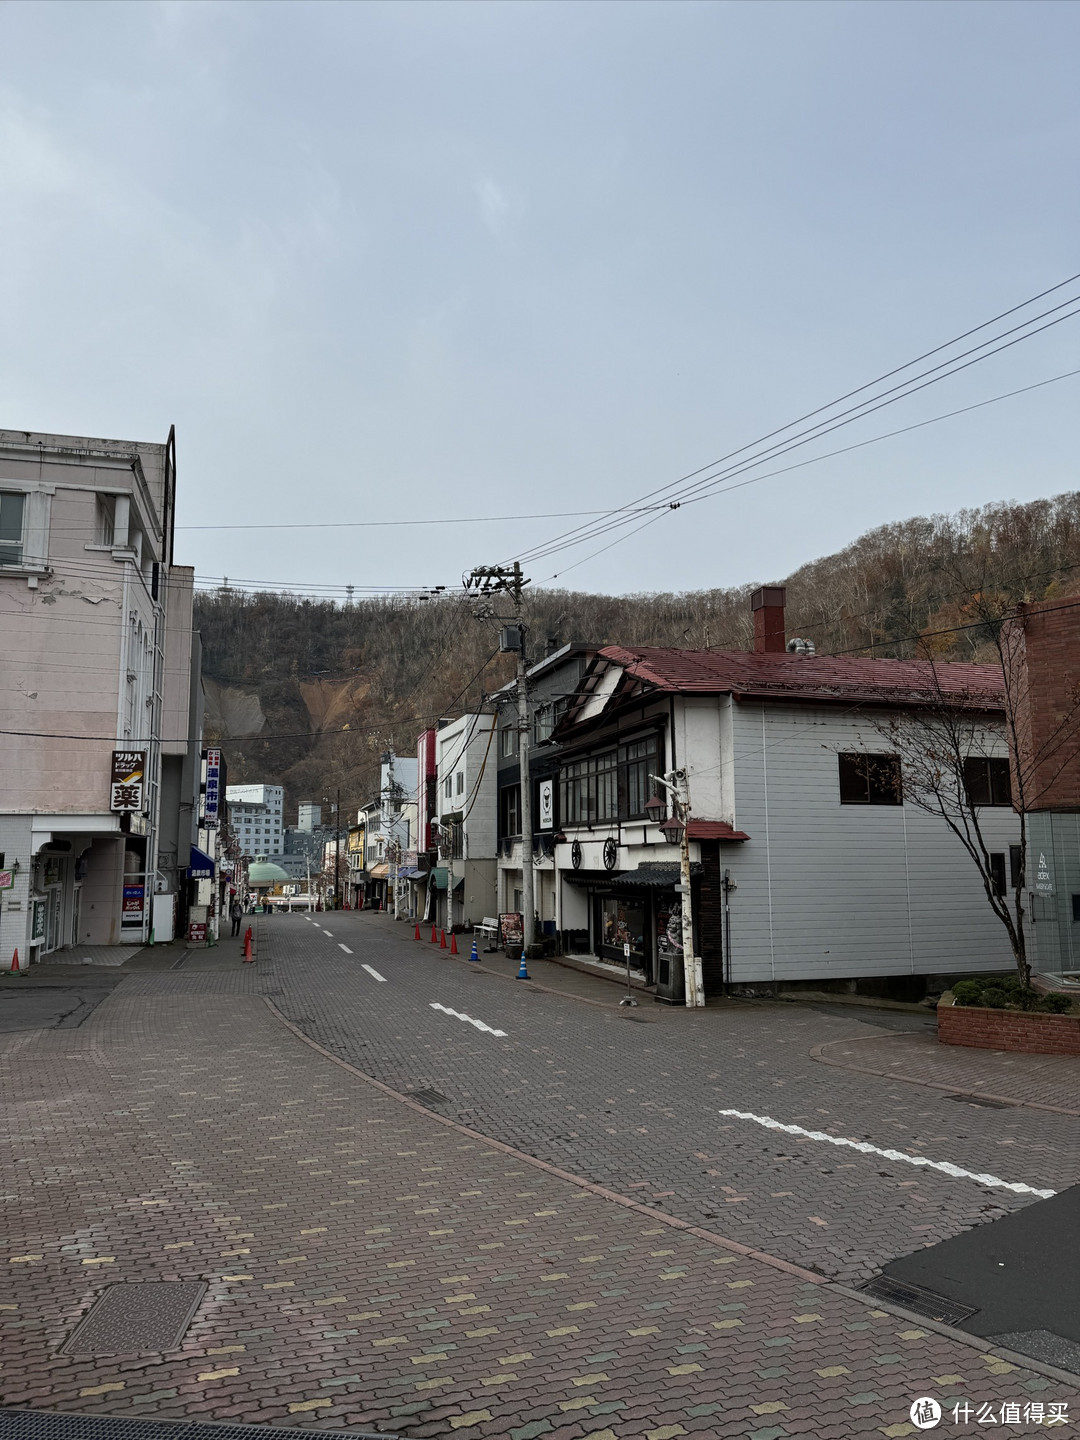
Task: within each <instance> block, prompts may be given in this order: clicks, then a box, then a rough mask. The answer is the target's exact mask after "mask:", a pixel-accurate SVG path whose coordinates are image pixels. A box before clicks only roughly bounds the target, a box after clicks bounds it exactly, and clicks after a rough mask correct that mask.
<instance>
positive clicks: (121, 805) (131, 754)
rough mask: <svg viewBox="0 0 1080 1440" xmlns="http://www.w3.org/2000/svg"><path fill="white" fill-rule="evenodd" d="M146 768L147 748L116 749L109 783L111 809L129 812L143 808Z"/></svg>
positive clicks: (135, 811) (137, 811)
mask: <svg viewBox="0 0 1080 1440" xmlns="http://www.w3.org/2000/svg"><path fill="white" fill-rule="evenodd" d="M145 770H146V751H145V750H114V751H113V757H112V776H111V779H110V783H109V809H110V810H112V811H123V812H125V813H128V814H132V813H135V814H137V813H139V812H140V811H141V810H142V808H143V776H144V773H145Z"/></svg>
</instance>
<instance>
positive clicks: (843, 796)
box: [836, 750, 904, 808]
mask: <svg viewBox="0 0 1080 1440" xmlns="http://www.w3.org/2000/svg"><path fill="white" fill-rule="evenodd" d="M836 759H837V781H838V789H839V799H840V804H841V805H872V806H874V807H882V806H884V807H889V808H893V807H896V806H902V805H903V803H904V779H903V772H902V769H901V765H900V756H899V755H894V754H891V753H889V752H887V751H881V752H878V751H868V750H838V751H837V753H836ZM886 762H888V768H889V770H890V771H891V772H892V773H891V776H890V777H888V778H886V779H885V780H884V781H883V780H882V774H881V773H879V774H878V775H876V776H875V773H874V772H875V770H878V771H879V772H883V770H884V766H885V763H886ZM860 771H861V773H860Z"/></svg>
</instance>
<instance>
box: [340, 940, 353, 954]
mask: <svg viewBox="0 0 1080 1440" xmlns="http://www.w3.org/2000/svg"><path fill="white" fill-rule="evenodd" d="M337 943H338V949H339V950H344V951H345V954H346V955H351V954H352V951H351V950H350V949H349V947H348V945H343V944H342V943H341V941H340V940H339V941H338V942H337Z"/></svg>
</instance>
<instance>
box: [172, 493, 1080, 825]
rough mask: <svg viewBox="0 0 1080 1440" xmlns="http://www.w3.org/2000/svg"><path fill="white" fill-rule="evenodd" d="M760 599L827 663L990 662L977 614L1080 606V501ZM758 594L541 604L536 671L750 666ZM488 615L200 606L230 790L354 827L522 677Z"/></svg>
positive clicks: (536, 606)
mask: <svg viewBox="0 0 1080 1440" xmlns="http://www.w3.org/2000/svg"><path fill="white" fill-rule="evenodd" d="M723 564H724V560H723V554H722V552H721V553H720V554H719V555H718V558H717V568H718V569H720V570H722V569H723ZM761 583H764V584H784V585H786V586H787V587H788V635H789V637H791V636H794V635H799V636H803V637H805V638H807V639H810V640H813V642H814V644H815V645H816V646H817V649H818V651H819V652H834V653H835V652H845V653H849V654H866V655H876V656H886V655H896V656H907V655H913V654H915V653H917V646H918V644H919V643H920V641H919V637H923V639H922V642H921V643H922V644H924V645H929V646H931V647H932V649H933V651H934V652H935V653H936V654H938V655H939V656H942V657H947V658H950V659H957V660H976V659H980V658H987V657H986V655H985V653H984V652H985V647H986V634H985V632H984V631H982V630H981V629H980V628H979V627H978V626H977V625H974V626H973V625H972V621H973V619H974V618H975V616H974V610H973V606H972V601H973V597H982V600H983V601H985V599H986V597H993V599H994V601H995V603H996V604H998V605H1000V606H1001V607H1005V606H1007V605H1009V604H1012V603H1015V602H1016V601H1019V600H1029V599H1042V598H1044V597H1047V596H1053V595H1057V594H1069V593H1072V592H1074V591H1076V590H1080V493H1069V494H1066V495H1060V496H1057V497H1056V498H1055V499H1052V500H1040V501H1035V502H1033V503H1031V504H1028V505H990V506H986V507H985V508H983V509H981V510H972V511H964V512H961V513H960V514H957V515H935V516H931V517H919V518H917V519H913V520H906V521H904V522H902V523H900V524H895V525H884V526H881V527H880V528H879V529H876V530H871V531H870V532H868V533H867V534H866V535H864V536H862V537H861V538H860V539H859V540H857V541H856V542H855V543H854V544H853V545H850V546H848V547H847V549H845V550H841V551H840V552H839V553H838V554H836V555H829V556H826V557H825V558H823V559H820V560H814V561H812V562H810V563H809V564H807V565H803V566H802V567H801V568H800V569H798V570H796V571H795V573H794V574H793V575H789V576H787V577H786V578H785V577H781V576H771V575H770V576H762V577H761ZM753 588H754V587H752V586H742V587H737V588H728V589H725V588H719V589H715V590H705V591H699V592H694V593H687V594H681V595H673V594H658V595H647V594H634V595H623V596H606V595H588V594H581V593H577V592H574V591H567V590H538V591H535V592H532V593H529V592H527V596H528V598H527V604H526V606H525V620H526V622H527V624H528V626H529V630H530V636H529V641H530V653H531V655H533V656H539V655H542V654H543V653H544V651H545V649H546V647H547V645H548V643H549V641H550V642H551V643H554V642H556V641H558V642H564V641H566V640H570V639H580V640H591V641H596V642H598V643H601V644H612V643H620V644H625V645H647V644H648V645H677V646H683V647H686V648H695V649H696V648H708V647H711V648H714V649H724V648H735V649H745V648H748V646H749V644H750V636H751V620H750V611H749V595H750V591H751V590H752V589H753ZM474 608H475V604H474V602H472V601H469V600H467V599H466V598H465V597H464V596H463V595H462V596H455V597H449V598H443V599H439V600H427V601H421V600H398V599H375V600H362V601H356V602H354V603H353V604H352V605H351V606H349V607H343V606H339V605H334V604H333V603H330V602H328V601H321V600H308V599H304V598H300V597H295V596H286V595H254V596H252V595H243V594H240V593H238V592H235V591H226V590H219V591H214V592H210V593H203V594H200V595H199V596H197V598H196V612H195V623H196V626H197V628H198V629H199V630H200V631H201V633H202V640H203V647H204V674H205V676H206V690H207V718H208V727H207V728H208V731H209V732H210V733H211V734H212V735H214V736H215V737H217V738H220V739H222V740H223V741H224V742H225V744H226V745H227V754H228V758H229V773H230V780H231V781H233V782H238V781H241V780H248V781H256V780H258V781H265V782H267V783H274V784H284V786H285V787H286V818H287V823H293V820H294V811H295V806H296V803H297V801H298V800H303V799H311V800H315V801H318V800H320V799H321V798H322V797H324V796H332V794H333V792H334V791H336V790H337V788H338V787H340V789H341V796H342V810H343V812H347V811H349V810H355V808H356V806H357V805H358V804H359V803H361V802H362V801H364V800H366V799H367V798H369V796H370V795H371V793H372V791H373V789H374V787H375V786H376V785H377V776H378V756H379V752H380V751H382V750H385V749H387V748H389V747H391V746H396V747H397V749H398V751H399V752H400V753H405V754H411V753H413V751H414V748H415V741H416V735H417V732H418V731H419V730H421V729H422V728H423V727H424V726H425V725H427V724H430V723H432V722H433V721H434V720H435V719H437V718H438V717H439V716H440V715H455V714H459V713H461V711H462V709H465V708H469V707H475V706H477V705H479V704H480V703H481V701H482V699H483V695H484V693H485V691H486V692H490V691H492V690H494V689H495V688H497V686H498V685H500V684H501V683H503V681H505V680H506V679H507V678H508V677H509V675H510V674H511V673H512V662H511V659H510V657H509V656H500V655H498V654H497V653H495V651H496V645H497V634H496V632H497V629H498V622H497V621H496V620H493V619H488V620H477V619H476V618H474V614H473V611H474ZM965 626H967V627H969V628H963V627H965Z"/></svg>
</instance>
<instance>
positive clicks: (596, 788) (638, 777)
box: [560, 735, 658, 825]
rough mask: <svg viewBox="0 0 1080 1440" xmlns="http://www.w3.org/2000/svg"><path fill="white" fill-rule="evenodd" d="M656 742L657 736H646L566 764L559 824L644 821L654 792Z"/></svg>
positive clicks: (562, 776) (561, 786)
mask: <svg viewBox="0 0 1080 1440" xmlns="http://www.w3.org/2000/svg"><path fill="white" fill-rule="evenodd" d="M657 743H658V742H657V737H656V736H655V735H649V736H646V737H645V738H644V739H642V740H635V741H632V742H630V743H629V744H626V745H620V746H619V748H618V749H617V750H609V751H607V752H606V753H605V754H603V755H591V756H589V758H588V759H587V760H575V761H572V762H571V763H570V764H569V765H565V766H564V767H563V770H562V775H561V778H560V800H561V806H562V809H561V816H562V823H563V824H565V825H588V824H592V823H593V822H594V821H596V822H600V821H604V820H634V819H643V818H644V816H645V803H646V801H647V800H648V799H649V798H650V797H651V795H652V793H653V783H652V780H651V779H650V776H652V775H653V774H655V772H656V765H657V760H656V756H657Z"/></svg>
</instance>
